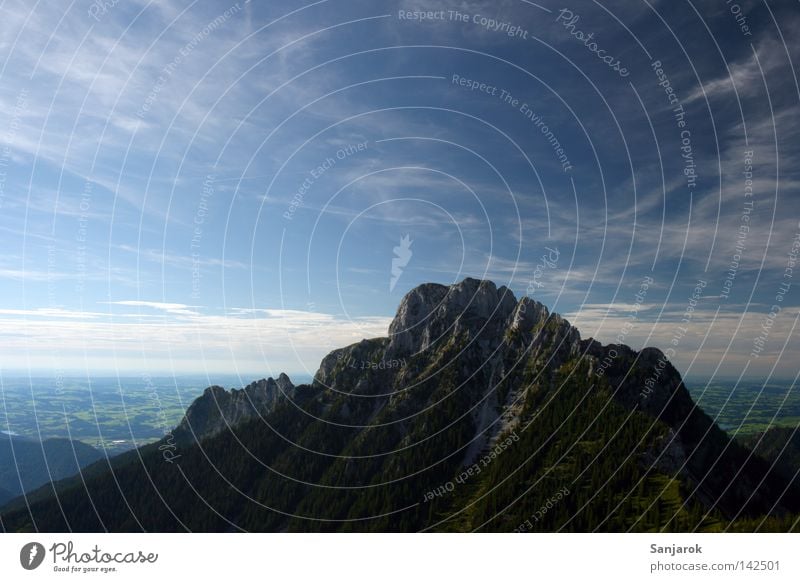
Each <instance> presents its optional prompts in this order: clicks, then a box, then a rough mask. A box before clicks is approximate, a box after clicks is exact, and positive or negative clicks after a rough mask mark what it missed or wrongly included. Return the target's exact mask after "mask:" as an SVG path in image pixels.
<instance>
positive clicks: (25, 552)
mask: <svg viewBox="0 0 800 582" xmlns="http://www.w3.org/2000/svg"><path fill="white" fill-rule="evenodd" d="M44 554H45V551H44V546H43V545H42V544H40V543H39V542H31V543H29V544H25V545H24V546H22V549H21V550H20V552H19V563H20V564H22V567H23V568H25V569H26V570H35V569H36V568H38V567H39V566H41V565H42V562H43V561H44Z"/></svg>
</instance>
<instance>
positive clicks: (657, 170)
mask: <svg viewBox="0 0 800 582" xmlns="http://www.w3.org/2000/svg"><path fill="white" fill-rule="evenodd" d="M418 11H422V12H424V13H426V16H427V17H426V18H425V19H423V20H419V19H416V18H415V17H414V14H415V13H416V12H418ZM576 17H577V18H576ZM798 24H800V14H798V10H797V7H796V5H792V6H791V7H789V6H788V5H787V4H781V5H779V3H775V2H771V3H764V2H739V3H738V4H737V3H733V2H729V3H726V2H722V1H719V2H678V3H672V2H669V3H668V2H664V1H662V2H653V1H650V2H628V1H626V2H603V4H602V6H601V5H600V4H598V3H595V2H571V3H569V4H568V5H563V4H554V3H552V2H546V1H545V2H541V3H538V4H537V3H533V2H528V1H524V0H503V1H500V2H478V1H474V0H444V1H439V2H437V1H433V0H430V1H422V0H399V1H395V2H381V1H377V2H374V1H369V2H367V1H351V0H348V1H343V0H342V1H336V0H330V1H320V2H315V3H308V4H306V3H300V2H269V3H260V2H256V1H252V2H239V3H238V4H237V3H229V2H214V3H212V2H203V3H200V2H186V1H163V2H158V3H155V2H152V3H151V2H144V1H133V0H119V1H118V2H106V3H102V2H95V3H92V2H88V1H83V2H75V3H73V4H71V5H70V6H69V7H68V8H67V7H66V6H65V7H63V8H61V7H59V8H58V9H54V8H53V7H52V6H45V5H43V4H41V3H40V4H36V3H27V2H16V1H9V2H4V3H3V4H2V6H0V47H2V48H0V80H1V82H0V102H1V103H2V107H0V112H2V113H0V147H1V148H2V149H0V245H1V248H2V251H3V252H2V253H0V281H1V283H0V305H1V306H2V308H0V345H2V346H3V347H2V350H0V369H1V370H2V371H3V372H4V373H9V374H10V373H16V372H19V371H28V370H32V371H33V372H34V373H37V374H40V373H45V374H50V373H55V374H59V373H79V374H92V373H99V372H108V371H119V372H121V373H131V372H141V371H146V372H159V373H161V372H172V373H176V374H181V373H192V374H196V373H200V374H202V373H206V372H231V373H241V374H243V375H258V376H264V375H275V374H277V373H279V372H280V371H287V372H290V373H293V374H310V373H313V371H314V369H315V367H316V364H317V363H318V361H319V359H320V358H321V357H322V356H323V355H324V354H325V353H327V351H329V350H330V349H332V348H334V347H338V346H341V345H345V344H348V343H352V342H354V341H358V340H359V339H361V338H362V337H373V336H378V335H385V334H386V330H387V328H388V324H389V322H390V321H391V317H392V316H393V314H394V311H395V309H396V307H397V304H398V302H399V301H400V299H401V298H402V296H403V294H404V293H405V292H406V291H408V290H409V289H410V288H412V287H413V286H415V285H417V284H419V283H422V282H426V281H436V282H440V283H451V282H454V281H458V280H460V279H463V278H464V277H466V276H473V277H482V278H489V279H492V280H494V281H495V282H496V283H497V284H498V285H499V284H504V285H507V286H509V287H510V288H511V289H512V290H514V292H515V293H516V294H517V296H521V295H524V294H526V293H527V294H529V295H531V296H533V297H534V298H535V299H538V300H540V301H542V302H544V303H545V304H547V305H548V306H549V307H550V308H551V310H554V311H557V312H560V313H562V314H565V315H566V316H567V317H568V318H569V319H570V320H571V321H573V323H575V324H576V325H577V326H578V327H579V329H580V330H581V332H582V335H583V336H584V337H589V336H593V337H597V338H599V339H601V340H603V341H613V340H614V339H615V338H622V339H624V341H625V342H626V343H629V344H631V345H633V346H635V347H641V346H643V345H656V346H659V347H662V348H663V349H667V348H668V347H672V348H673V352H672V360H673V362H674V363H675V364H676V366H677V367H678V368H679V369H680V370H681V371H682V372H684V373H686V374H687V375H688V376H689V377H697V378H702V377H710V376H716V377H725V378H731V377H733V378H736V377H738V376H739V375H744V376H746V377H748V378H760V379H763V378H766V377H768V376H770V375H771V376H772V377H779V378H787V377H789V378H790V377H794V374H796V372H797V366H796V365H795V363H794V362H793V358H792V357H791V355H792V354H795V353H797V349H798V341H797V335H798V334H797V331H796V330H795V329H794V326H795V324H796V322H797V315H798V310H797V306H798V303H799V302H800V297H799V296H798V293H797V289H796V287H797V285H798V283H799V282H798V281H796V280H794V279H792V275H794V269H793V268H792V267H791V263H792V260H791V257H790V254H791V253H792V252H793V249H794V250H795V251H796V250H797V249H796V246H797V245H796V244H795V246H794V247H793V244H794V243H795V237H796V235H797V234H798V233H799V232H800V225H799V224H798V221H800V199H799V198H798V196H797V193H798V184H799V183H800V173H799V171H798V168H800V165H799V164H798V161H800V149H799V148H798V144H800V141H798V135H797V134H798V128H799V127H800V126H799V125H798V123H800V121H798V120H799V119H800V117H799V116H798V115H797V105H798V99H800V87H799V86H798V80H797V77H796V74H795V68H794V65H795V63H796V62H798V60H799V59H800V51H798V46H797V43H796V42H793V41H792V40H791V38H790V37H791V36H792V32H793V31H794V30H797V26H798ZM512 27H515V28H512ZM604 58H605V59H606V60H603V59H604ZM615 64H616V67H615ZM673 95H674V96H673ZM675 107H680V108H681V110H680V111H682V113H680V115H676V111H675V110H674V109H675ZM749 151H752V156H749V154H747V153H746V152H749ZM751 166H752V168H751ZM749 171H752V176H751V177H750V175H749V174H748V175H747V176H746V175H745V172H749ZM747 179H751V180H752V183H750V182H746V180H747ZM750 189H752V190H750ZM751 191H752V195H750V192H751ZM404 236H408V239H409V240H410V241H412V242H410V246H407V248H406V251H410V252H408V253H406V255H408V256H406V257H405V259H404V260H403V261H401V262H403V263H404V266H402V267H401V268H400V274H399V276H396V277H395V281H394V284H393V283H392V280H393V277H392V261H393V259H397V257H398V255H397V254H396V251H395V248H399V245H401V240H402V239H403V237H404ZM737 244H738V248H737ZM400 252H403V253H405V251H402V250H401V251H400ZM732 265H733V266H732ZM787 267H790V268H792V271H787ZM797 276H800V271H798V272H797ZM643 282H647V285H646V289H645V288H643ZM699 282H702V283H699ZM782 283H786V284H788V287H786V286H784V288H783V289H782V288H781V284H782ZM698 286H699V292H698V293H695V289H696V288H698ZM637 294H638V296H637ZM693 294H695V295H696V296H695V297H694V299H693V298H692V295H693ZM779 295H780V298H781V301H778V300H777V297H778V296H779ZM775 307H779V308H780V310H776V309H775ZM682 320H685V321H683V322H682ZM759 338H761V339H759ZM754 342H756V343H754ZM756 346H757V347H759V348H760V350H759V351H758V353H757V357H756V355H753V352H754V347H756Z"/></svg>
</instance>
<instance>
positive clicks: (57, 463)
mask: <svg viewBox="0 0 800 582" xmlns="http://www.w3.org/2000/svg"><path fill="white" fill-rule="evenodd" d="M101 457H103V453H102V452H100V451H98V450H97V449H95V448H93V447H91V446H89V445H87V444H84V443H82V442H79V441H72V440H68V439H45V440H44V441H42V442H39V441H35V440H32V439H27V438H23V437H18V436H11V435H8V434H5V433H1V434H0V503H5V502H7V501H8V500H10V499H12V498H14V497H17V496H18V495H21V494H22V493H23V492H24V491H32V490H33V489H36V488H38V487H41V486H42V485H44V484H46V483H50V482H51V481H59V480H61V479H64V478H65V477H69V476H71V475H74V474H75V473H77V472H78V469H79V468H81V467H85V466H86V465H89V464H91V463H94V462H95V461H97V460H98V459H100V458H101Z"/></svg>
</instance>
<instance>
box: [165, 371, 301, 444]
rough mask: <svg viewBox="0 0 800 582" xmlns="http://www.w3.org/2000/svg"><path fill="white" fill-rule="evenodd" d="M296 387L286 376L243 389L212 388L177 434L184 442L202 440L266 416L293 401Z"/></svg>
mask: <svg viewBox="0 0 800 582" xmlns="http://www.w3.org/2000/svg"><path fill="white" fill-rule="evenodd" d="M294 395H295V386H294V384H292V381H291V380H290V379H289V377H288V376H287V375H286V374H281V375H280V376H278V379H277V380H274V379H272V378H267V379H261V380H258V381H256V382H253V383H251V384H249V385H248V386H246V387H244V388H242V389H241V390H237V389H233V390H230V391H228V390H225V389H224V388H222V387H221V386H210V387H208V388H206V389H205V392H203V395H202V396H200V397H199V398H197V399H196V400H195V401H194V402H192V404H191V405H190V406H189V408H188V409H187V410H186V414H185V415H184V417H183V419H182V420H181V422H180V424H179V425H178V426H177V428H175V430H174V431H173V436H174V437H175V439H176V440H178V441H181V442H184V443H185V442H192V441H195V440H197V441H199V440H202V439H204V438H207V437H210V436H213V435H215V434H217V433H219V432H222V431H225V430H229V429H230V428H231V427H233V426H236V425H238V424H241V423H242V422H245V421H247V420H250V419H252V418H257V417H264V416H266V415H268V414H269V413H270V412H272V411H273V410H274V409H275V407H276V406H277V405H278V403H279V402H280V401H281V400H282V399H284V398H293V397H294Z"/></svg>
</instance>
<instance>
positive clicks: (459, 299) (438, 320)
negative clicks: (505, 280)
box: [387, 278, 517, 357]
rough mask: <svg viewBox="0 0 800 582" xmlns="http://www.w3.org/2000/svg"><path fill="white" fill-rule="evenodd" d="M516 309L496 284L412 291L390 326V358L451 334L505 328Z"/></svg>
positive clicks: (478, 282)
mask: <svg viewBox="0 0 800 582" xmlns="http://www.w3.org/2000/svg"><path fill="white" fill-rule="evenodd" d="M516 307H517V300H516V298H515V297H514V294H513V293H512V292H511V290H510V289H508V288H507V287H504V286H501V287H499V288H498V287H497V286H496V285H495V284H494V283H493V282H491V281H486V280H480V279H473V278H466V279H464V280H463V281H461V282H459V283H456V284H454V285H450V286H445V285H438V284H432V283H426V284H424V285H420V286H419V287H415V288H414V289H412V290H411V291H409V292H408V293H407V294H406V295H405V297H403V299H402V301H401V302H400V306H399V307H398V309H397V314H396V315H395V317H394V320H393V321H392V323H391V325H390V326H389V339H390V343H389V348H388V350H387V354H388V355H389V356H391V357H397V356H401V355H411V354H414V353H417V352H419V351H423V350H426V349H428V348H430V347H431V346H433V345H434V344H436V343H437V342H439V341H441V340H442V338H444V337H445V336H449V335H450V334H452V333H456V334H459V333H462V332H467V333H472V334H473V335H474V333H476V332H478V331H480V330H482V329H484V328H485V327H486V326H487V325H489V326H490V327H492V328H499V327H502V326H504V325H505V323H506V321H507V320H508V319H509V317H510V316H511V315H512V313H513V312H514V310H515V309H516Z"/></svg>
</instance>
